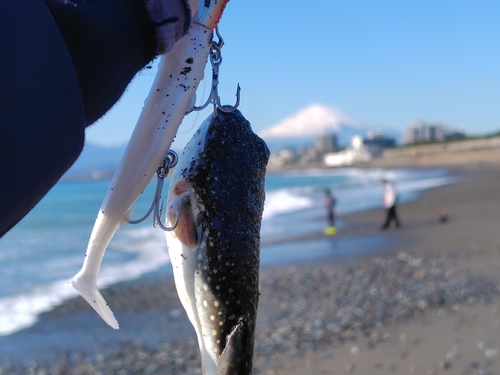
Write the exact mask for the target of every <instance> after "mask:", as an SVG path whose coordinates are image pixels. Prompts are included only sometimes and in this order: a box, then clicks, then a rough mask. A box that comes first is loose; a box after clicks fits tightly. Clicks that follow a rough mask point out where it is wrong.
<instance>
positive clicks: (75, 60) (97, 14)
mask: <svg viewBox="0 0 500 375" xmlns="http://www.w3.org/2000/svg"><path fill="white" fill-rule="evenodd" d="M190 22H191V13H190V10H189V6H188V3H187V0H120V1H110V0H45V1H43V0H3V1H2V2H1V4H0V33H1V35H2V38H0V51H1V53H2V58H1V59H0V237H1V236H3V235H4V234H5V233H6V232H7V231H8V230H9V229H10V228H12V227H13V226H14V225H15V224H16V223H17V222H18V221H19V220H21V219H22V218H23V217H24V216H25V215H26V214H27V213H28V212H29V211H30V210H31V209H32V208H33V207H34V206H35V205H36V204H37V203H38V202H39V201H40V199H42V197H43V196H44V195H45V194H46V193H47V192H48V191H49V189H50V188H51V187H52V186H53V185H54V184H55V183H56V182H57V181H58V180H59V178H60V177H61V176H62V175H63V174H64V173H65V172H66V171H67V170H68V169H69V167H70V166H71V165H72V164H73V163H74V162H75V160H76V159H77V158H78V156H79V155H80V153H81V151H82V149H83V144H84V136H85V133H84V131H85V128H86V127H87V126H89V125H91V124H93V123H94V122H95V121H97V120H98V119H99V118H100V117H102V116H103V115H104V114H105V113H106V112H107V111H108V110H109V109H110V108H111V107H112V106H113V105H114V104H115V103H116V102H117V101H118V100H119V98H120V97H121V95H122V94H123V92H124V90H125V88H126V87H127V85H128V84H129V82H130V81H131V80H132V78H133V77H134V76H135V74H136V73H137V72H139V71H140V70H141V69H143V68H144V67H145V66H146V65H147V64H149V63H150V62H151V61H152V60H153V59H154V58H155V57H156V56H158V55H159V54H164V53H167V52H169V51H170V50H171V49H172V47H173V45H174V44H175V43H176V42H177V40H179V39H180V38H181V37H182V36H183V35H185V34H186V33H187V31H188V29H189V26H190Z"/></svg>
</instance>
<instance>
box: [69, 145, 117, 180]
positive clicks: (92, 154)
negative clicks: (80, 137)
mask: <svg viewBox="0 0 500 375" xmlns="http://www.w3.org/2000/svg"><path fill="white" fill-rule="evenodd" d="M126 148H127V145H121V146H116V147H102V146H97V145H94V144H90V143H85V146H84V148H83V151H82V153H81V155H80V157H79V158H78V160H77V161H76V162H75V164H73V166H72V167H71V168H70V169H69V170H68V171H67V172H66V173H65V175H64V176H63V178H64V179H102V178H111V177H112V176H113V174H114V172H115V170H116V168H117V167H118V164H119V163H120V160H121V158H122V156H123V153H124V152H125V149H126Z"/></svg>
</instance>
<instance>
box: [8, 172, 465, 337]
mask: <svg viewBox="0 0 500 375" xmlns="http://www.w3.org/2000/svg"><path fill="white" fill-rule="evenodd" d="M381 178H386V179H389V180H391V181H393V182H394V183H395V186H396V189H397V191H398V194H399V200H400V202H405V201H408V200H412V199H416V198H417V197H418V195H419V194H420V193H421V192H422V191H424V190H426V189H429V188H432V187H437V186H441V185H445V184H449V183H452V182H454V181H456V177H454V176H451V175H449V174H448V173H447V172H446V171H445V170H441V169H430V170H416V169H356V168H343V169H329V170H325V169H311V170H300V171H287V172H281V173H269V174H268V175H267V177H266V203H265V208H264V215H263V221H262V230H261V241H262V248H261V263H262V265H270V264H275V263H286V262H292V261H297V260H300V259H310V258H311V257H319V256H323V255H326V254H325V253H324V252H325V250H324V249H325V248H324V247H323V246H316V248H315V247H314V244H316V245H317V244H318V241H317V240H316V241H315V242H314V241H311V244H310V246H309V247H308V244H307V241H306V242H301V243H300V245H299V244H294V243H289V244H287V246H284V245H283V244H282V243H283V242H284V241H288V242H289V241H290V238H293V237H300V236H303V235H307V234H311V233H318V232H321V231H322V230H323V228H324V227H325V225H326V217H325V209H324V206H323V203H324V190H325V188H329V189H331V190H332V191H333V194H334V196H335V198H336V200H337V205H336V210H335V211H336V214H337V215H338V221H337V226H338V227H339V231H342V227H343V225H344V224H343V222H342V216H343V215H346V214H350V213H354V212H360V211H364V210H369V209H372V208H376V207H381V205H382V201H381V197H382V186H381V184H380V179H381ZM168 184H169V181H166V185H168ZM154 185H155V182H154V181H153V182H152V183H150V184H149V186H148V188H147V189H146V190H145V192H144V193H143V195H142V196H141V197H140V198H139V199H138V201H137V202H136V204H135V206H134V213H133V215H132V218H133V219H135V218H139V217H141V216H142V215H144V213H145V212H146V211H147V209H148V208H149V205H150V204H151V199H152V196H153V192H154ZM108 186H109V181H61V182H59V183H58V184H56V185H55V186H54V187H53V189H52V190H51V191H50V192H49V193H48V194H47V196H46V197H45V198H44V199H43V200H42V201H41V202H40V203H39V204H38V205H37V206H36V207H35V208H34V209H33V210H32V211H31V212H30V213H29V214H28V215H27V216H26V217H25V218H24V219H23V220H22V221H21V222H20V223H19V224H18V225H17V226H15V227H14V228H13V229H12V230H11V231H10V232H8V233H7V234H6V235H5V236H4V237H3V238H1V239H0V275H1V276H0V335H8V334H11V333H13V332H16V331H18V330H20V329H23V328H26V327H29V326H31V325H32V324H34V323H35V322H36V320H37V315H38V314H40V313H41V312H44V311H48V310H50V309H51V308H52V307H54V306H56V305H58V304H60V303H61V302H62V301H64V300H65V299H68V298H72V297H74V296H76V295H77V293H76V291H75V290H74V289H73V288H72V287H71V285H70V284H69V280H70V279H71V278H72V277H73V275H75V274H76V273H77V272H78V271H79V270H80V268H81V266H82V264H83V259H84V255H85V250H86V248H87V242H88V239H89V236H90V233H91V231H92V227H93V224H94V220H95V217H96V214H97V212H98V210H99V207H100V206H101V203H102V200H103V198H104V195H105V193H106V190H107V188H108ZM166 193H167V187H166V186H165V188H164V195H165V196H166ZM151 220H152V219H151V218H149V219H148V220H146V221H145V222H143V223H141V224H139V225H125V226H124V227H122V228H121V229H120V230H118V232H117V233H116V235H115V237H114V238H113V240H112V241H111V244H110V246H109V248H108V250H107V251H106V254H105V256H104V260H103V264H102V267H101V271H100V274H99V278H98V285H99V286H100V288H102V287H104V286H106V285H110V284H113V283H117V282H120V281H125V280H134V279H137V278H139V277H141V276H143V275H146V274H149V273H152V272H153V273H154V272H169V267H168V264H169V257H168V252H167V244H166V241H165V236H164V233H163V231H162V230H160V229H158V228H153V226H152V224H151V223H152V222H151ZM381 220H382V218H381ZM365 240H367V241H368V240H370V239H365ZM319 244H320V243H319ZM320 245H321V244H320ZM346 247H347V248H349V249H348V251H356V249H353V246H352V245H350V246H344V248H346ZM304 248H307V252H305V251H303V249H304ZM365 248H366V247H365ZM342 249H343V247H342V246H339V251H347V250H342ZM363 251H365V250H363Z"/></svg>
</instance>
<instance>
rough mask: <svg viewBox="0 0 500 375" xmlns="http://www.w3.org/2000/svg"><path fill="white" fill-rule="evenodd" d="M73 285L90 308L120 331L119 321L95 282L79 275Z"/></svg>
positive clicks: (72, 281) (73, 280)
mask: <svg viewBox="0 0 500 375" xmlns="http://www.w3.org/2000/svg"><path fill="white" fill-rule="evenodd" d="M71 285H73V288H75V289H76V290H77V291H78V292H79V293H80V294H81V296H82V297H83V298H85V301H87V302H88V303H89V304H90V306H92V307H93V308H94V310H95V311H96V312H97V313H98V314H99V315H100V316H101V318H102V319H103V320H104V321H105V322H106V323H108V324H109V325H110V326H111V328H114V329H118V328H120V327H119V325H118V321H117V320H116V319H115V316H114V315H113V312H112V311H111V309H110V308H109V306H108V304H107V303H106V300H105V299H104V297H103V296H102V294H101V292H99V289H97V284H96V282H95V281H93V280H89V278H88V277H86V276H85V275H84V274H81V273H78V274H76V275H75V277H73V279H72V280H71Z"/></svg>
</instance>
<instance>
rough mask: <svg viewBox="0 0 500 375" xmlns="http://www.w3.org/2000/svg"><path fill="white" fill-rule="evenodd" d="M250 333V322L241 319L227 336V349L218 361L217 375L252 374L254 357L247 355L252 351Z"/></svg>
mask: <svg viewBox="0 0 500 375" xmlns="http://www.w3.org/2000/svg"><path fill="white" fill-rule="evenodd" d="M249 333H250V327H249V326H248V320H247V319H244V318H240V319H239V322H238V324H237V325H236V326H235V327H234V328H233V330H232V331H231V333H230V334H229V335H227V339H226V347H225V348H224V350H223V351H222V354H221V356H220V357H219V360H218V361H217V371H216V374H217V375H232V374H240V375H245V374H250V373H251V372H252V363H251V360H252V356H251V355H250V356H248V355H247V354H248V351H249V350H250V351H251V350H252V348H250V347H249V345H248V337H249ZM249 362H250V363H249Z"/></svg>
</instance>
